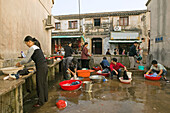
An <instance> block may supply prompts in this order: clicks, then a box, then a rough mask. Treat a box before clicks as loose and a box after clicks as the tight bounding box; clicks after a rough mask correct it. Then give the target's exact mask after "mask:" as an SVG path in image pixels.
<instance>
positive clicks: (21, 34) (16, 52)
mask: <svg viewBox="0 0 170 113" xmlns="http://www.w3.org/2000/svg"><path fill="white" fill-rule="evenodd" d="M43 5H44V6H45V7H46V9H45V8H44V6H43ZM51 7H52V0H36V1H35V0H0V40H1V41H0V56H1V57H3V58H17V57H18V56H20V52H21V51H24V52H26V51H27V50H28V47H27V46H26V45H25V44H24V42H23V40H24V38H25V36H27V35H31V36H33V37H36V38H37V39H38V40H39V41H40V43H41V46H42V49H43V51H44V52H45V54H50V53H51V46H50V45H51V31H50V30H45V28H44V23H43V20H44V19H46V18H47V15H49V14H50V13H51Z"/></svg>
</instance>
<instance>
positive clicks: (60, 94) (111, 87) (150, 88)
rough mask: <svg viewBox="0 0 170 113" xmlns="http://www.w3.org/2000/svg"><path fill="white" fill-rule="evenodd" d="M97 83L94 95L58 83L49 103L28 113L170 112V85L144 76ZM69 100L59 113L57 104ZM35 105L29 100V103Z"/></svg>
mask: <svg viewBox="0 0 170 113" xmlns="http://www.w3.org/2000/svg"><path fill="white" fill-rule="evenodd" d="M108 80H109V81H107V82H103V83H101V84H99V83H95V84H94V85H93V92H91V93H86V92H84V91H83V90H82V89H80V90H76V91H63V90H62V89H61V88H60V87H59V85H58V84H54V85H53V87H52V88H51V89H50V90H49V101H48V102H47V103H45V104H44V105H43V106H42V107H40V108H32V109H31V110H27V112H28V113H136V112H138V113H170V107H169V105H170V83H166V82H165V81H163V80H160V81H149V80H145V79H144V78H143V76H137V77H133V80H132V82H131V84H123V83H120V82H119V81H118V80H117V79H116V77H114V79H113V80H110V79H108ZM59 99H63V100H66V101H67V107H66V108H65V109H64V110H59V109H58V108H57V106H56V105H55V103H56V101H57V100H59ZM29 102H30V103H33V102H31V101H28V103H26V104H29Z"/></svg>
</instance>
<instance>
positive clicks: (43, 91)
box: [16, 36, 169, 107]
mask: <svg viewBox="0 0 170 113" xmlns="http://www.w3.org/2000/svg"><path fill="white" fill-rule="evenodd" d="M24 42H25V44H26V45H27V46H28V47H29V49H28V53H27V55H26V57H25V58H24V59H23V60H22V61H20V62H18V63H17V64H16V66H18V67H19V66H22V65H24V64H26V63H29V62H30V61H32V60H33V61H34V62H35V66H36V86H37V95H38V98H39V99H38V102H37V103H36V104H35V105H34V107H40V106H42V105H43V104H44V103H45V102H47V101H48V81H47V74H48V67H47V61H46V59H45V57H44V54H43V52H42V49H41V46H40V43H39V41H38V40H37V39H35V38H32V37H31V36H26V37H25V39H24ZM71 46H72V43H70V42H69V43H68V45H67V46H65V47H64V50H65V56H64V67H65V70H64V72H69V73H70V74H71V75H70V77H71V76H73V77H74V78H76V77H77V76H76V71H77V69H78V67H79V65H78V61H77V59H75V58H73V57H72V54H73V52H74V51H73V49H72V47H71ZM87 46H88V43H87V42H86V43H85V44H84V46H83V48H82V53H81V60H82V67H85V68H89V63H88V62H89V61H88V56H91V55H90V54H88V49H87ZM136 47H137V42H135V43H134V45H133V46H131V47H130V52H129V56H130V62H131V67H134V66H135V64H134V62H135V61H134V59H135V56H138V53H137V49H136ZM109 53H110V52H109V49H108V52H107V54H109ZM100 64H101V66H102V68H103V69H108V70H109V71H111V78H113V75H117V78H119V77H120V74H121V69H120V68H124V70H125V71H127V68H126V67H125V66H124V65H123V64H121V63H119V62H118V61H117V59H116V58H112V59H111V63H109V62H108V61H107V59H106V57H104V58H103V61H102V62H101V63H100ZM150 72H156V73H157V76H163V77H164V79H165V81H167V82H169V81H168V80H167V78H166V74H167V70H166V68H165V67H164V66H163V65H161V64H159V63H158V62H157V61H156V60H153V61H152V66H151V68H150V70H149V71H148V72H147V73H150ZM65 79H68V76H65Z"/></svg>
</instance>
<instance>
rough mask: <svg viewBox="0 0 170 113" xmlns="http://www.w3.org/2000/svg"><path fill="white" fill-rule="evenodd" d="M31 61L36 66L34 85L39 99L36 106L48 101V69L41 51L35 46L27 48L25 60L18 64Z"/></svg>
mask: <svg viewBox="0 0 170 113" xmlns="http://www.w3.org/2000/svg"><path fill="white" fill-rule="evenodd" d="M31 60H33V61H34V62H35V66H36V85H37V95H38V98H39V100H38V104H39V105H43V104H44V102H47V101H48V81H47V74H48V67H47V62H46V59H45V57H44V54H43V52H42V50H41V49H40V48H39V47H38V46H36V45H33V46H31V47H30V48H29V50H28V53H27V56H26V58H24V59H23V60H22V61H21V62H20V63H21V64H26V63H28V62H30V61H31Z"/></svg>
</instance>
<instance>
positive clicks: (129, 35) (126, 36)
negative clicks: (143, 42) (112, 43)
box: [110, 32, 140, 40]
mask: <svg viewBox="0 0 170 113" xmlns="http://www.w3.org/2000/svg"><path fill="white" fill-rule="evenodd" d="M110 39H111V40H139V39H140V37H139V33H138V32H111V37H110Z"/></svg>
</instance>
